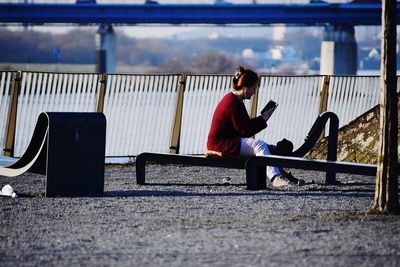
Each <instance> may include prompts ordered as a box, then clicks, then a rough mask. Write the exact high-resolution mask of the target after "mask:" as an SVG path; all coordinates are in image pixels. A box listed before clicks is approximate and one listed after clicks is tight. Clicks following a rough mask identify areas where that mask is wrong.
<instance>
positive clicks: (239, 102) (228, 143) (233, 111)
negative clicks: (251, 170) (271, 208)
mask: <svg viewBox="0 0 400 267" xmlns="http://www.w3.org/2000/svg"><path fill="white" fill-rule="evenodd" d="M259 84H260V78H259V76H258V74H257V73H256V72H254V71H253V70H250V69H245V68H244V67H241V66H240V67H239V69H238V71H237V72H236V73H235V76H234V77H233V79H232V91H231V92H230V93H228V94H227V95H225V96H224V97H223V98H222V100H221V101H220V102H219V103H218V105H217V107H216V109H215V111H214V115H213V118H212V123H211V128H210V132H209V134H208V141H207V149H208V150H209V151H208V152H207V153H208V154H210V153H212V151H215V152H216V153H220V154H221V155H223V154H229V155H238V156H245V157H246V156H268V155H270V154H271V152H270V150H269V148H268V145H267V143H265V142H264V141H262V140H257V139H254V138H251V137H252V136H254V135H255V134H257V133H258V132H260V131H261V130H263V129H265V128H266V127H267V121H268V119H269V118H270V117H271V115H272V113H273V112H274V110H275V108H276V106H275V107H272V108H269V109H266V110H265V111H263V112H262V113H261V115H260V116H258V117H256V118H252V119H250V117H249V115H248V113H247V110H246V107H245V105H244V103H243V101H244V100H245V99H250V98H251V97H252V96H253V95H254V93H255V92H256V90H257V89H258V86H259ZM267 177H268V178H269V179H270V181H271V183H272V185H273V186H276V187H279V186H286V185H289V184H298V185H302V184H304V181H302V180H298V179H296V178H294V177H293V176H292V175H291V174H288V173H286V172H284V171H282V170H281V169H279V168H278V167H272V166H267Z"/></svg>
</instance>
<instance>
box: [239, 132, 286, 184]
mask: <svg viewBox="0 0 400 267" xmlns="http://www.w3.org/2000/svg"><path fill="white" fill-rule="evenodd" d="M239 155H241V156H268V155H271V153H270V152H269V149H268V145H267V143H265V142H264V141H262V140H259V139H257V140H256V139H254V138H241V139H240V153H239ZM280 174H281V171H280V170H279V168H278V167H271V166H267V177H268V178H269V179H272V177H274V176H275V175H280Z"/></svg>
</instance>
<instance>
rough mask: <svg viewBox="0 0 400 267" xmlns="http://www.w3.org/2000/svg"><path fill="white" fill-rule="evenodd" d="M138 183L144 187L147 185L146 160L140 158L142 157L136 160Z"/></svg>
mask: <svg viewBox="0 0 400 267" xmlns="http://www.w3.org/2000/svg"><path fill="white" fill-rule="evenodd" d="M135 165H136V182H137V184H138V185H144V184H145V183H146V177H145V173H146V169H145V165H146V160H145V159H143V158H142V157H140V155H139V156H138V157H137V158H136V162H135Z"/></svg>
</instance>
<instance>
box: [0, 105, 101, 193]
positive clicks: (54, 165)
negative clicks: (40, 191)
mask: <svg viewBox="0 0 400 267" xmlns="http://www.w3.org/2000/svg"><path fill="white" fill-rule="evenodd" d="M105 142H106V118H105V116H104V114H103V113H91V112H84V113H78V112H43V113H41V114H40V115H39V117H38V120H37V123H36V126H35V129H34V132H33V135H32V138H31V140H30V143H29V145H28V147H27V149H26V151H25V153H24V154H23V155H22V156H21V158H19V159H18V161H16V162H15V163H13V164H11V165H9V166H6V167H0V175H1V176H7V177H14V176H18V175H21V174H22V173H24V172H32V173H38V174H44V175H46V191H45V196H46V197H54V196H68V197H72V196H92V195H100V194H102V193H103V192H104V161H105Z"/></svg>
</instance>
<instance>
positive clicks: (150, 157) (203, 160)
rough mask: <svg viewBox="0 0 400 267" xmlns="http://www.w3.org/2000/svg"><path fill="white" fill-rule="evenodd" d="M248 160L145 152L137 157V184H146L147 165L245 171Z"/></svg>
mask: <svg viewBox="0 0 400 267" xmlns="http://www.w3.org/2000/svg"><path fill="white" fill-rule="evenodd" d="M246 160H247V158H242V159H240V158H237V159H235V158H224V157H220V158H218V157H205V156H188V155H176V154H162V153H150V152H144V153H141V154H139V155H138V156H137V158H136V161H135V165H136V182H137V184H139V185H144V184H146V178H145V177H146V163H147V162H154V163H162V164H184V165H190V166H206V167H219V168H229V169H245V168H246Z"/></svg>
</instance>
